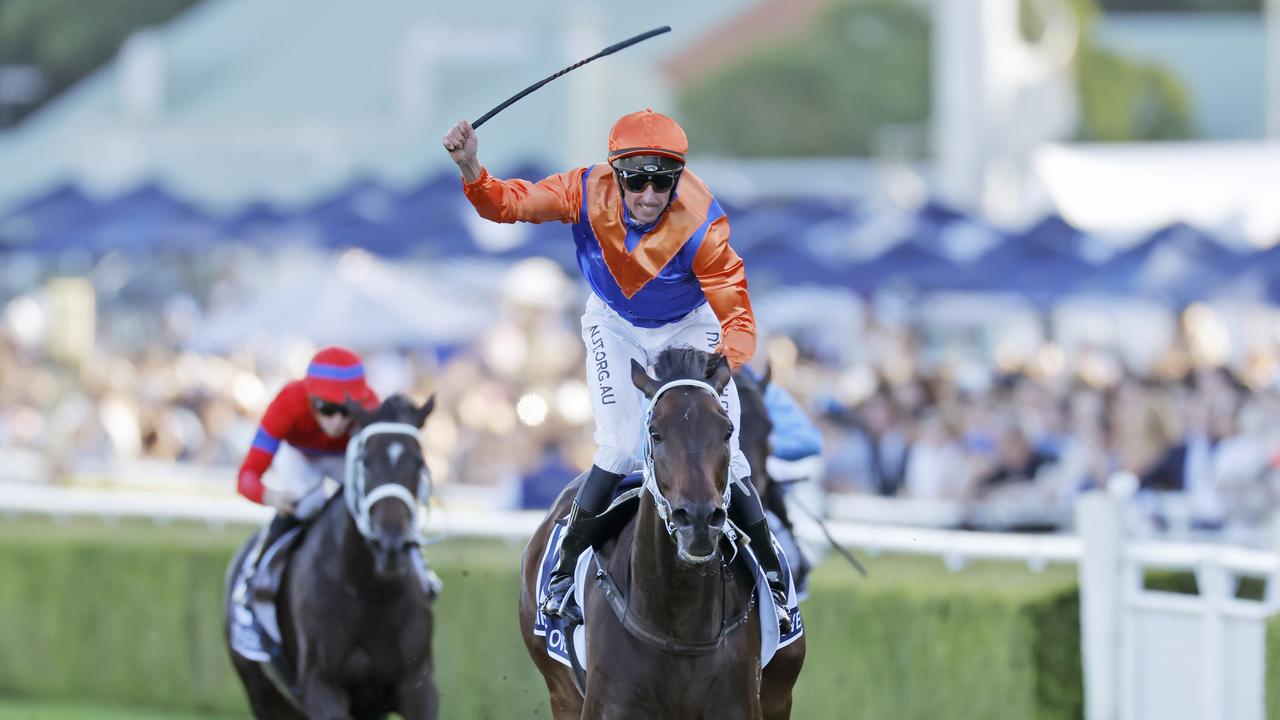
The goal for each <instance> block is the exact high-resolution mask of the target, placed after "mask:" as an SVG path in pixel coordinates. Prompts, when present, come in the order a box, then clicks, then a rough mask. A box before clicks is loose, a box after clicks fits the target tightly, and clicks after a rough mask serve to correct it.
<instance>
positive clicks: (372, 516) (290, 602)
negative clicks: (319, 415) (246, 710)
mask: <svg viewBox="0 0 1280 720" xmlns="http://www.w3.org/2000/svg"><path fill="white" fill-rule="evenodd" d="M434 405H435V399H434V398H432V399H431V400H428V401H427V403H426V404H425V405H423V406H422V407H416V406H414V404H413V402H412V401H410V400H408V399H407V398H405V397H403V396H399V395H395V396H392V397H390V398H388V399H387V400H386V402H384V403H383V404H382V406H381V407H380V408H378V409H377V410H376V411H374V412H372V413H369V412H367V411H365V410H364V409H363V408H361V407H359V406H357V405H355V404H354V403H349V404H348V409H349V411H350V412H351V415H352V418H353V419H354V421H355V423H356V425H357V426H358V427H359V428H361V430H360V432H359V433H357V434H356V436H355V437H354V438H353V439H352V443H355V444H356V446H355V447H356V452H358V455H357V456H356V457H355V460H354V462H351V461H349V465H348V472H347V475H348V477H347V478H346V487H345V488H344V490H343V495H342V496H341V497H335V498H334V499H333V500H331V501H330V502H329V503H328V505H327V506H326V507H325V508H324V510H323V511H321V513H320V515H319V516H318V517H316V519H315V520H314V521H313V523H312V525H311V526H310V527H309V528H308V529H307V531H306V534H305V536H304V537H303V539H302V540H301V544H300V545H298V547H297V549H296V550H295V552H294V554H293V557H292V558H290V560H289V569H288V570H287V571H286V574H285V577H284V580H283V582H282V584H281V590H280V595H279V597H278V599H277V601H276V609H277V616H278V618H279V625H280V635H281V640H282V644H283V646H284V648H283V649H284V654H285V657H286V658H287V660H288V662H289V663H290V664H291V665H292V667H294V668H296V669H297V689H298V691H299V696H300V697H298V698H290V697H287V696H286V695H285V694H284V693H282V692H281V691H279V690H278V689H277V687H276V686H275V685H274V684H272V682H271V681H270V680H269V679H268V677H267V675H266V674H265V673H264V670H263V668H262V666H261V665H259V664H258V663H256V662H253V661H250V660H246V659H245V658H243V657H240V656H239V655H237V654H236V653H234V652H232V661H233V662H234V664H235V667H236V671H237V672H238V673H239V675H240V679H241V681H242V682H243V683H244V687H245V692H246V694H247V695H248V696H249V703H250V705H251V706H252V709H253V713H254V716H255V717H258V718H271V719H272V720H278V719H281V718H285V719H287V718H302V719H305V718H312V719H313V720H315V719H318V718H323V719H325V720H345V719H347V718H351V719H353V720H358V719H364V718H368V719H369V720H374V719H380V718H385V717H387V715H388V714H389V713H391V712H398V713H399V714H400V715H401V716H402V717H404V718H405V719H406V720H434V719H435V718H436V717H437V693H436V686H435V680H434V677H433V668H432V656H431V634H432V624H433V623H432V616H431V602H432V599H433V592H432V590H431V589H430V588H428V587H426V586H425V585H424V584H423V583H422V581H421V578H420V576H419V573H417V572H415V570H416V569H415V567H414V562H415V561H414V558H413V556H412V553H415V552H419V550H418V549H417V542H418V530H417V526H416V508H417V505H418V502H419V501H420V500H421V499H422V496H423V494H424V493H425V491H426V487H427V475H426V462H425V460H424V459H423V455H422V446H421V444H420V439H419V433H420V431H421V428H422V426H423V424H424V423H425V422H426V419H427V415H429V414H430V413H431V410H432V408H433V407H434ZM252 541H253V540H252V538H251V539H250V545H251V544H252ZM248 548H249V545H246V547H245V549H244V550H242V551H241V552H240V553H239V555H237V556H236V559H235V560H234V561H233V563H232V567H231V570H230V571H229V572H228V578H229V580H234V578H235V577H236V576H237V575H238V574H239V572H240V565H241V564H242V563H243V561H244V556H245V554H246V552H247V550H248ZM231 585H232V583H231V582H230V581H229V582H228V597H227V601H228V609H230V604H231V602H232V601H231V598H230V590H231Z"/></svg>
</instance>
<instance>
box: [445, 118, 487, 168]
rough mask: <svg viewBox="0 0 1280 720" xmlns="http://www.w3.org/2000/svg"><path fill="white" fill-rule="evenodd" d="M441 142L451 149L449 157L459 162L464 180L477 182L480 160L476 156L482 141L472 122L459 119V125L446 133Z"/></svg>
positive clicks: (446, 148) (447, 148)
mask: <svg viewBox="0 0 1280 720" xmlns="http://www.w3.org/2000/svg"><path fill="white" fill-rule="evenodd" d="M441 144H442V145H444V149H445V150H448V151H449V157H450V158H452V159H453V161H454V162H455V163H457V165H458V170H460V171H461V172H462V179H463V180H466V181H467V182H475V180H476V178H478V177H480V161H479V160H478V159H477V158H476V150H477V149H478V148H479V146H480V141H479V139H478V138H477V137H476V131H475V128H473V127H471V123H470V122H468V121H466V120H460V121H458V124H457V125H454V126H453V127H452V128H450V129H449V132H447V133H445V134H444V138H443V139H442V140H441Z"/></svg>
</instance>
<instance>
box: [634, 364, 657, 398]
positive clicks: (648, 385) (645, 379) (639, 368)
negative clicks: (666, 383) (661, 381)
mask: <svg viewBox="0 0 1280 720" xmlns="http://www.w3.org/2000/svg"><path fill="white" fill-rule="evenodd" d="M631 382H632V383H633V384H634V385H635V386H636V389H637V390H639V391H640V392H642V393H644V396H645V397H647V398H652V397H653V394H654V393H656V392H658V381H657V380H654V379H653V378H651V377H649V373H647V372H645V370H644V366H643V365H641V364H640V363H638V362H636V361H635V359H634V358H633V359H632V360H631Z"/></svg>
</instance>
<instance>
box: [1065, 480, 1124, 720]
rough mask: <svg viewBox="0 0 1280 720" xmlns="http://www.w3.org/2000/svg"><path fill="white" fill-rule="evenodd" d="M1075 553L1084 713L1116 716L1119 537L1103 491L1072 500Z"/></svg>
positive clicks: (1112, 505) (1116, 516)
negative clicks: (1078, 542) (1077, 553)
mask: <svg viewBox="0 0 1280 720" xmlns="http://www.w3.org/2000/svg"><path fill="white" fill-rule="evenodd" d="M1076 530H1077V532H1078V533H1079V534H1080V540H1081V541H1082V543H1083V545H1084V547H1083V549H1082V552H1081V554H1080V565H1079V578H1080V642H1081V645H1082V647H1081V649H1080V650H1081V657H1082V658H1083V660H1084V702H1085V717H1086V718H1087V719H1088V720H1116V718H1117V714H1116V710H1117V702H1116V701H1117V699H1118V698H1119V693H1118V692H1117V690H1118V688H1117V687H1116V678H1117V677H1119V674H1118V673H1119V669H1120V668H1119V666H1118V663H1117V654H1118V652H1119V648H1120V634H1119V633H1120V625H1119V610H1120V608H1119V597H1120V588H1119V587H1118V586H1117V583H1118V582H1119V578H1120V555H1121V553H1122V552H1123V549H1124V540H1123V537H1122V531H1121V527H1120V512H1119V508H1118V507H1117V501H1116V500H1115V499H1114V498H1112V497H1110V496H1109V495H1107V494H1106V493H1103V492H1093V493H1089V494H1087V495H1085V496H1084V497H1082V498H1081V499H1080V500H1079V501H1078V502H1077V503H1076Z"/></svg>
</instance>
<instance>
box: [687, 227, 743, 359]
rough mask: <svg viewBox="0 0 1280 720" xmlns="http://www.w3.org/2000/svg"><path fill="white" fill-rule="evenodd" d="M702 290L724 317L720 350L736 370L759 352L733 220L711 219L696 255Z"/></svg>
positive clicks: (718, 315)
mask: <svg viewBox="0 0 1280 720" xmlns="http://www.w3.org/2000/svg"><path fill="white" fill-rule="evenodd" d="M693 272H694V274H695V275H697V276H698V282H699V283H700V284H701V285H702V294H703V295H706V297H707V303H708V304H709V305H711V309H712V310H714V311H715V313H716V317H717V318H719V319H720V351H721V352H723V353H724V355H725V357H727V358H728V359H729V365H730V366H731V367H733V368H734V369H735V370H736V369H737V368H739V367H741V366H742V365H744V364H746V362H747V361H748V360H750V359H751V357H752V356H753V355H755V353H756V318H755V315H753V314H752V312H751V298H750V297H748V296H747V273H746V269H745V268H744V267H743V265H742V258H740V257H738V253H736V252H734V251H733V248H731V247H729V220H728V218H724V217H721V218H719V219H718V220H716V221H715V222H713V223H711V227H709V228H707V234H706V235H705V236H704V237H703V238H702V245H701V246H700V247H699V248H698V254H697V255H695V256H694V259H693Z"/></svg>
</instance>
